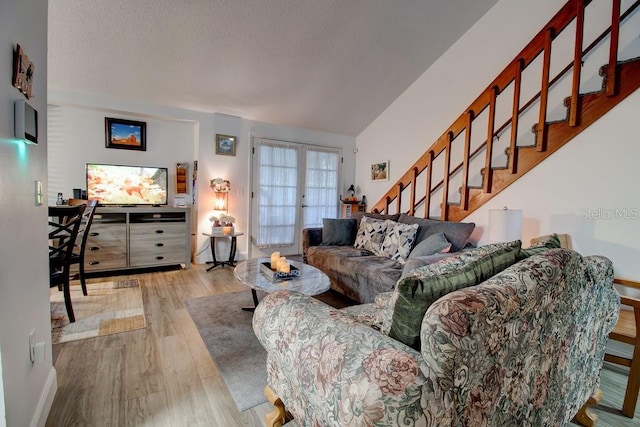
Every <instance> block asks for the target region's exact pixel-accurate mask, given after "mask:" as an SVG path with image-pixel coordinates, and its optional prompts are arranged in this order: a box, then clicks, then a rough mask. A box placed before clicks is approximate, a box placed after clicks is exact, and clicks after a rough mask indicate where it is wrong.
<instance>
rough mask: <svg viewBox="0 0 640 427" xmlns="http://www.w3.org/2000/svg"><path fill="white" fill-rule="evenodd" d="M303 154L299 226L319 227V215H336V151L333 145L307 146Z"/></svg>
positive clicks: (338, 197) (338, 158) (337, 168)
mask: <svg viewBox="0 0 640 427" xmlns="http://www.w3.org/2000/svg"><path fill="white" fill-rule="evenodd" d="M305 154H306V156H305V160H306V162H305V163H306V175H305V177H306V179H305V190H304V194H303V195H302V207H303V210H302V212H303V221H302V226H303V228H304V227H322V218H336V217H337V216H338V200H339V199H340V196H339V194H338V180H339V165H340V153H339V151H338V150H335V149H321V148H317V147H307V148H306V149H305Z"/></svg>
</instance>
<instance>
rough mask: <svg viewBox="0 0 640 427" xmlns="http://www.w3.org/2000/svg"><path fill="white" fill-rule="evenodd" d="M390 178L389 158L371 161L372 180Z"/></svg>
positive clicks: (386, 179)
mask: <svg viewBox="0 0 640 427" xmlns="http://www.w3.org/2000/svg"><path fill="white" fill-rule="evenodd" d="M388 180H389V160H386V161H384V162H378V163H371V181H388Z"/></svg>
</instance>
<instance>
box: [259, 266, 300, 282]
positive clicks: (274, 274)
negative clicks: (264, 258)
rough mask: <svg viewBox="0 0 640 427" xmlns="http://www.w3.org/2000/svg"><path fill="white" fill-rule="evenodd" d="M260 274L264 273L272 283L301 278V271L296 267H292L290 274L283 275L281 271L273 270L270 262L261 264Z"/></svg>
mask: <svg viewBox="0 0 640 427" xmlns="http://www.w3.org/2000/svg"><path fill="white" fill-rule="evenodd" d="M260 273H262V274H263V275H264V276H265V277H266V278H267V280H269V281H270V282H277V281H279V280H287V279H293V278H296V277H300V269H298V268H296V267H295V266H293V265H291V271H289V273H282V272H280V271H275V270H272V269H271V263H270V262H263V263H261V264H260Z"/></svg>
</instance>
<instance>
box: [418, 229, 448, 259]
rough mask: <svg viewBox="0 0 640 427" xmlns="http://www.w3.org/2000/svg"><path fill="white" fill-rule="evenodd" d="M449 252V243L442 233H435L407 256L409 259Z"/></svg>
mask: <svg viewBox="0 0 640 427" xmlns="http://www.w3.org/2000/svg"><path fill="white" fill-rule="evenodd" d="M450 250H451V243H449V241H448V240H447V238H446V237H445V235H444V233H436V234H432V235H431V236H429V237H427V238H426V239H424V240H423V241H422V242H420V243H418V244H417V245H416V246H415V248H413V250H412V251H411V253H410V254H409V258H419V257H423V256H427V255H435V254H438V253H444V252H449V251H450Z"/></svg>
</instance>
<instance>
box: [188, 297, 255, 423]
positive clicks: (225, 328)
mask: <svg viewBox="0 0 640 427" xmlns="http://www.w3.org/2000/svg"><path fill="white" fill-rule="evenodd" d="M252 305H253V302H252V299H251V292H249V291H248V290H247V291H246V292H234V293H228V294H221V295H213V296H206V297H200V298H193V299H190V300H187V301H185V306H186V308H187V311H188V312H189V314H190V315H191V318H192V319H193V322H194V323H195V325H196V327H197V328H198V332H199V333H200V336H201V337H202V340H203V341H204V344H205V346H206V347H207V350H209V354H210V355H211V358H212V359H213V361H214V363H215V364H216V367H217V368H218V372H220V375H221V376H222V379H223V380H224V382H225V384H226V385H227V388H228V389H229V393H230V394H231V397H232V398H233V401H234V402H235V404H236V406H237V407H238V410H240V411H241V412H242V411H246V410H247V409H251V408H253V407H254V406H258V405H260V404H262V403H265V402H266V401H267V400H266V399H265V397H264V395H263V394H262V391H263V389H264V387H265V386H266V385H267V368H266V363H267V362H266V361H267V353H266V351H265V350H264V348H262V345H261V344H260V342H259V341H258V339H257V338H256V336H255V334H254V333H253V328H252V327H251V319H252V318H253V313H251V312H247V311H243V310H242V307H251V306H252Z"/></svg>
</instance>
